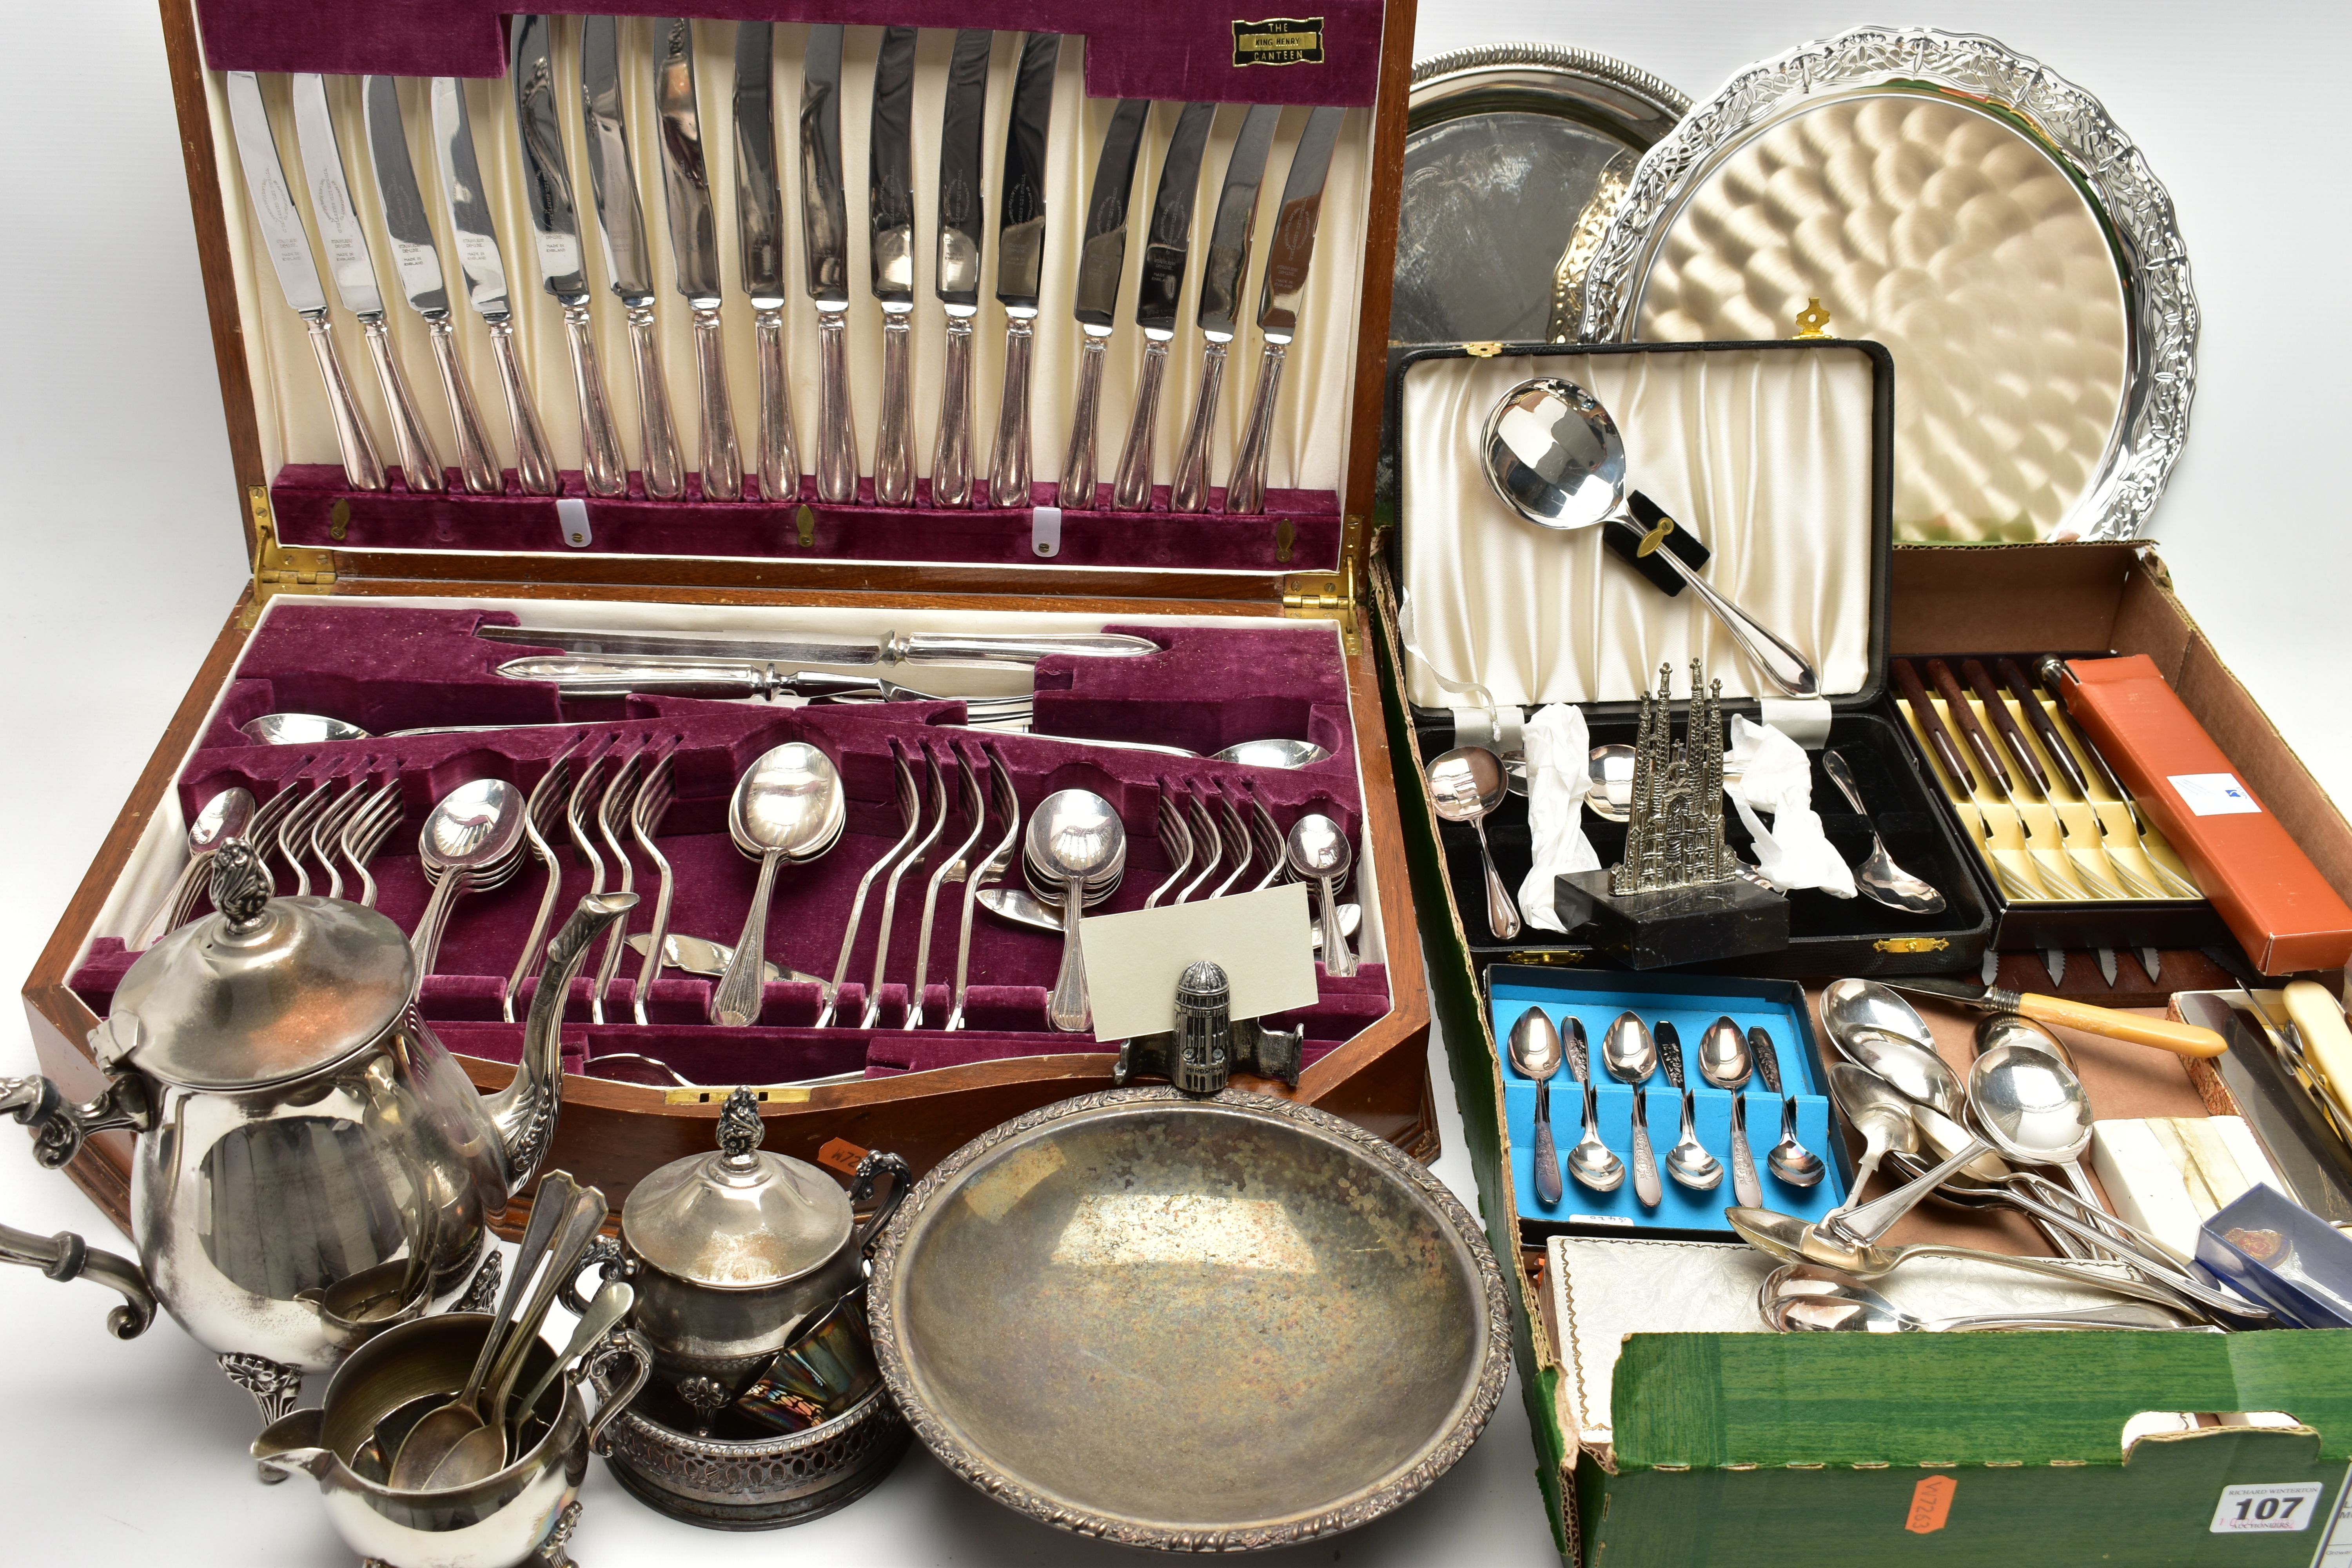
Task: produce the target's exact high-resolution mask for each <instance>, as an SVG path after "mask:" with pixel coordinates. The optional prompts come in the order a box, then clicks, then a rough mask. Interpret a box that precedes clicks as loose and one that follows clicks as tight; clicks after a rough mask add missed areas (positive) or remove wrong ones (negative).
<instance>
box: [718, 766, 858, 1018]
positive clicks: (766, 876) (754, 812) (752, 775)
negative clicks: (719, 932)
mask: <svg viewBox="0 0 2352 1568" xmlns="http://www.w3.org/2000/svg"><path fill="white" fill-rule="evenodd" d="M844 812H845V803H844V798H843V790H842V785H841V773H840V771H839V770H838V769H836V768H835V766H834V765H833V759H832V758H830V757H828V756H826V755H825V754H824V752H820V751H818V750H817V749H816V748H815V747H814V746H812V745H810V744H809V743H808V742H805V741H787V742H784V743H783V744H782V745H781V746H778V747H776V748H775V749H774V750H773V751H771V752H767V753H765V754H764V755H762V756H761V758H760V759H759V761H757V762H755V763H752V764H751V766H750V767H749V768H747V769H745V770H744V773H743V776H742V778H741V779H740V780H738V781H737V782H736V785H735V795H734V798H733V799H732V800H730V802H729V803H728V805H727V827H728V831H729V833H730V835H731V836H732V837H733V838H734V840H735V845H736V847H738V848H739V849H741V850H742V851H743V852H744V853H745V854H747V855H757V856H758V857H759V859H760V879H759V880H758V881H757V882H756V883H754V884H753V886H752V889H751V908H750V909H749V910H745V911H744V915H743V933H742V935H740V936H739V937H738V938H736V940H735V952H734V956H733V957H732V958H731V959H730V960H729V962H728V964H727V973H725V974H723V975H721V976H720V977H719V984H718V985H717V986H715V987H714V988H712V990H711V993H710V1021H711V1022H712V1023H714V1024H729V1025H733V1026H739V1027H740V1026H742V1025H746V1024H749V1023H751V1022H752V1021H753V1020H754V1019H756V1018H757V1017H759V1016H760V1000H761V994H760V982H761V974H762V973H763V970H762V964H763V963H764V961H765V959H766V957H767V948H768V901H769V900H770V899H771V898H772V897H773V896H774V893H775V889H776V872H777V869H778V868H780V867H782V865H783V863H784V862H785V861H786V860H795V861H798V860H813V859H814V858H816V857H817V856H819V855H822V854H824V852H825V851H826V850H827V849H830V848H832V847H833V846H834V844H835V842H836V841H838V840H839V838H840V837H841V829H842V824H843V821H844Z"/></svg>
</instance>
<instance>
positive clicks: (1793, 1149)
mask: <svg viewBox="0 0 2352 1568" xmlns="http://www.w3.org/2000/svg"><path fill="white" fill-rule="evenodd" d="M1748 1056H1749V1057H1750V1058H1754V1060H1755V1063H1756V1073H1757V1076H1758V1077H1759V1078H1761V1079H1763V1080H1764V1087H1765V1088H1766V1089H1769V1090H1770V1091H1771V1092H1773V1093H1774V1094H1779V1095H1780V1142H1778V1143H1776V1144H1774V1145H1773V1146H1772V1152H1770V1153H1769V1154H1767V1155H1766V1156H1764V1164H1765V1168H1766V1169H1767V1170H1769V1171H1770V1172H1771V1173H1773V1174H1774V1175H1775V1176H1778V1177H1779V1178H1780V1180H1781V1181H1783V1182H1785V1183H1787V1184H1789V1185H1790V1186H1792V1187H1817V1186H1820V1185H1821V1184H1822V1177H1823V1176H1825V1175H1827V1174H1828V1173H1829V1167H1828V1166H1827V1165H1825V1164H1824V1163H1822V1157H1821V1156H1820V1155H1819V1154H1816V1153H1814V1152H1812V1151H1811V1149H1808V1148H1806V1147H1805V1145H1804V1143H1803V1142H1801V1140H1800V1139H1799V1138H1798V1137H1797V1097H1796V1096H1795V1095H1793V1094H1782V1093H1781V1084H1780V1052H1779V1051H1778V1050H1776V1049H1774V1048H1773V1045H1772V1035H1771V1031H1769V1029H1766V1028H1764V1027H1763V1026H1761V1025H1759V1026H1757V1027H1755V1028H1752V1029H1750V1030H1748Z"/></svg>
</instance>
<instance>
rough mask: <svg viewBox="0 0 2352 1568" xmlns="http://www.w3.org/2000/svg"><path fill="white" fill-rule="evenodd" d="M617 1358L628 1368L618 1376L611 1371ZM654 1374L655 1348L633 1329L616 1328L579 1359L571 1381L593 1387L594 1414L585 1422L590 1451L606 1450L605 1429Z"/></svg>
mask: <svg viewBox="0 0 2352 1568" xmlns="http://www.w3.org/2000/svg"><path fill="white" fill-rule="evenodd" d="M616 1361H625V1362H627V1363H629V1370H628V1371H627V1372H626V1373H623V1374H622V1375H621V1376H620V1377H619V1378H617V1379H615V1378H614V1376H613V1374H612V1366H613V1363H614V1362H616ZM653 1374H654V1347H653V1346H652V1345H651V1344H649V1343H647V1342H646V1336H645V1335H643V1334H641V1333H639V1332H638V1331H636V1330H635V1329H619V1330H615V1331H614V1332H613V1334H612V1335H611V1336H610V1337H609V1338H607V1339H605V1340H604V1341H602V1342H599V1343H598V1344H597V1346H596V1348H595V1349H594V1350H592V1351H590V1352H588V1353H587V1354H586V1355H585V1356H583V1357H582V1358H581V1361H580V1364H579V1365H578V1366H577V1367H574V1368H573V1369H572V1382H573V1383H574V1384H579V1383H588V1384H593V1386H594V1388H595V1390H596V1414H595V1415H594V1417H593V1419H591V1420H590V1421H589V1423H588V1451H589V1452H590V1453H592V1454H602V1453H604V1452H605V1446H604V1428H605V1427H607V1426H611V1425H612V1424H613V1421H614V1418H615V1417H616V1416H618V1415H620V1414H621V1412H622V1411H624V1410H626V1409H627V1408H628V1407H629V1402H630V1401H631V1400H633V1399H635V1398H636V1396H637V1391H638V1390H639V1389H642V1388H643V1387H645V1385H646V1379H647V1378H649V1377H651V1376H653Z"/></svg>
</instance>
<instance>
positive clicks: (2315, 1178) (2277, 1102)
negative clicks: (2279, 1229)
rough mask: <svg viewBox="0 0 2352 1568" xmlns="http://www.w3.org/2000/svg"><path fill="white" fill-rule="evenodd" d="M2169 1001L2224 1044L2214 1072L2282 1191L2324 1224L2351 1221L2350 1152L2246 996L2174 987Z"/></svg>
mask: <svg viewBox="0 0 2352 1568" xmlns="http://www.w3.org/2000/svg"><path fill="white" fill-rule="evenodd" d="M2241 994H2242V993H2241ZM2172 1000H2173V1005H2174V1006H2176V1007H2177V1008H2179V1012H2180V1016H2182V1017H2184V1018H2187V1019H2189V1021H2190V1022H2192V1023H2196V1024H2200V1025H2202V1026H2205V1027H2206V1028H2209V1029H2212V1030H2214V1031H2216V1032H2218V1033H2219V1034H2220V1035H2221V1037H2223V1038H2224V1039H2226V1040H2227V1041H2228V1042H2229V1049H2228V1050H2227V1051H2225V1052H2223V1053H2222V1054H2221V1056H2220V1057H2219V1058H2215V1060H2214V1063H2213V1068H2214V1070H2215V1072H2216V1073H2217V1074H2219V1075H2220V1077H2221V1083H2222V1087H2224V1088H2225V1089H2228V1090H2229V1091H2230V1098H2231V1100H2235V1101H2237V1104H2238V1109H2239V1110H2240V1111H2241V1112H2242V1114H2243V1115H2244V1116H2245V1119H2246V1125H2247V1127H2248V1129H2249V1130H2251V1131H2252V1133H2253V1135H2254V1141H2255V1142H2257V1143H2260V1144H2261V1145H2262V1148H2263V1153H2264V1154H2265V1155H2267V1156H2269V1159H2270V1163H2271V1168H2272V1169H2273V1171H2275V1172H2276V1173H2278V1176H2279V1179H2280V1180H2281V1181H2283V1182H2284V1183H2285V1184H2286V1186H2287V1195H2288V1196H2290V1197H2292V1198H2294V1201H2295V1202H2297V1203H2299V1204H2301V1205H2303V1206H2304V1207H2305V1208H2307V1209H2309V1210H2310V1211H2311V1212H2312V1213H2314V1214H2315V1215H2319V1216H2320V1217H2321V1218H2322V1219H2325V1220H2326V1221H2328V1222H2329V1223H2330V1224H2334V1225H2347V1224H2352V1154H2347V1151H2346V1148H2345V1144H2344V1141H2343V1140H2342V1139H2341V1138H2340V1137H2338V1136H2337V1134H2336V1130H2335V1128H2334V1127H2333V1126H2332V1125H2331V1124H2330V1122H2329V1121H2328V1118H2327V1114H2326V1111H2325V1110H2323V1109H2322V1108H2321V1106H2320V1104H2319V1102H2318V1101H2317V1100H2315V1098H2314V1097H2313V1095H2312V1094H2311V1092H2310V1091H2309V1089H2307V1088H2306V1087H2305V1084H2304V1083H2303V1081H2302V1080H2301V1079H2299V1078H2297V1077H2296V1076H2295V1074H2294V1071H2293V1069H2292V1068H2290V1067H2289V1065H2288V1064H2287V1062H2286V1061H2285V1059H2284V1053H2283V1052H2282V1051H2281V1050H2280V1049H2279V1048H2278V1047H2277V1046H2275V1045H2274V1044H2273V1043H2272V1040H2271V1038H2270V1035H2269V1032H2268V1030H2267V1028H2265V1027H2264V1026H2263V1024H2262V1023H2261V1022H2260V1021H2259V1016H2258V1015H2257V1014H2256V1013H2255V1012H2254V1009H2253V1008H2252V1003H2251V998H2249V999H2248V1000H2247V1001H2246V1002H2243V1003H2241V1002H2234V1001H2232V1000H2231V999H2230V998H2229V997H2228V995H2227V994H2224V993H2220V992H2211V991H2181V992H2176V993H2174V994H2173V998H2172Z"/></svg>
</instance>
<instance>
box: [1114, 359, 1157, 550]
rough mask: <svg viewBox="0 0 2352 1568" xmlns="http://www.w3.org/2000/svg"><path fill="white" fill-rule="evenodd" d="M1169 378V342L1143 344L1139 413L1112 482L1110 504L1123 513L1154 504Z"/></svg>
mask: <svg viewBox="0 0 2352 1568" xmlns="http://www.w3.org/2000/svg"><path fill="white" fill-rule="evenodd" d="M1167 377H1168V340H1167V339H1166V338H1146V339H1144V341H1143V368H1142V370H1141V371H1139V373H1138V374H1137V375H1136V379H1135V412H1134V414H1133V415H1132V416H1129V419H1128V422H1127V444H1126V445H1125V446H1124V447H1120V448H1119V453H1118V476H1117V477H1116V478H1115V479H1112V480H1111V487H1110V504H1111V505H1113V506H1115V507H1117V508H1118V510H1121V511H1142V510H1147V509H1148V508H1149V507H1150V505H1151V449H1152V447H1155V446H1156V445H1158V444H1159V443H1158V437H1159V435H1160V383H1161V382H1162V381H1164V380H1166V379H1167Z"/></svg>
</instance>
